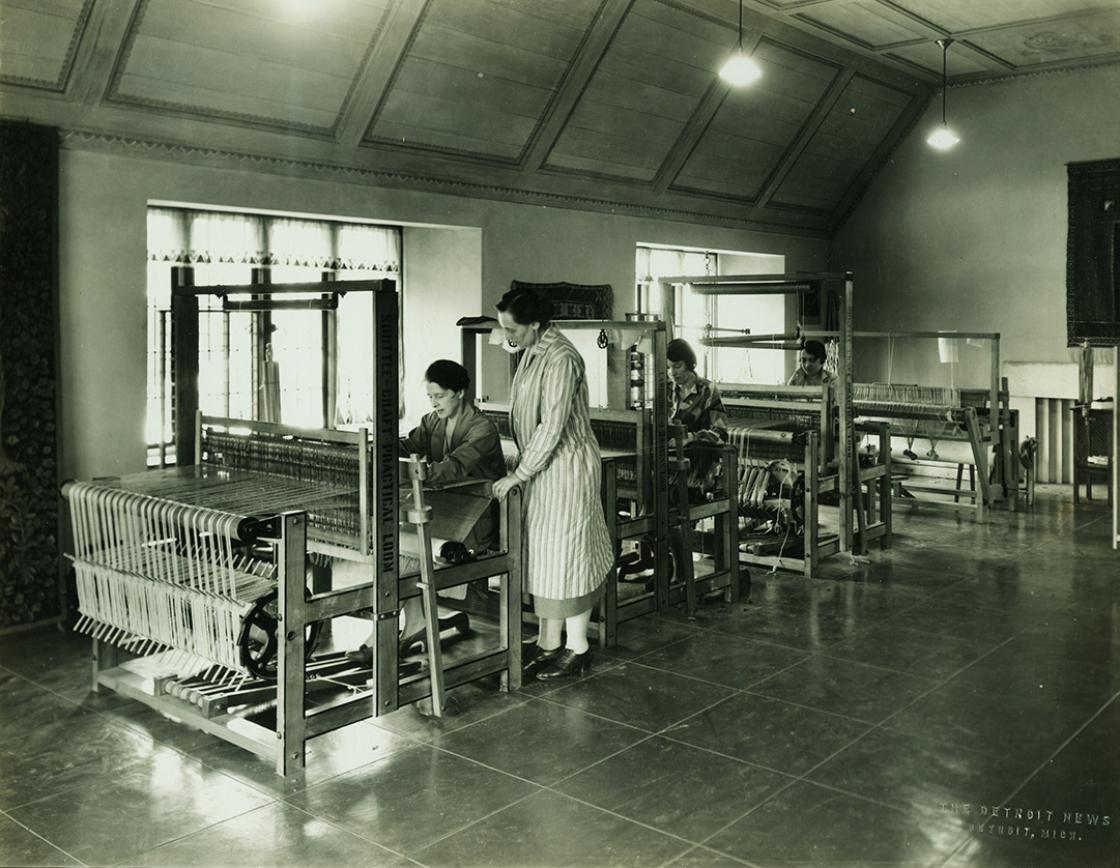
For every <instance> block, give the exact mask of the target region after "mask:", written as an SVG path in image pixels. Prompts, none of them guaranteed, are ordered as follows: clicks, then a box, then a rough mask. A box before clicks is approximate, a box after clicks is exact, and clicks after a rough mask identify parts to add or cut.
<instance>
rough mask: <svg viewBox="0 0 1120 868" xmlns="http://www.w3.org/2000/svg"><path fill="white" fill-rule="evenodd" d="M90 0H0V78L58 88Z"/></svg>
mask: <svg viewBox="0 0 1120 868" xmlns="http://www.w3.org/2000/svg"><path fill="white" fill-rule="evenodd" d="M91 2H92V0H0V35H2V37H3V43H4V50H3V56H2V58H0V81H8V82H12V83H14V84H27V85H35V86H38V87H43V88H47V89H49V90H62V88H63V87H65V85H66V77H67V74H68V73H69V67H70V63H71V60H72V59H73V54H74V48H75V46H76V44H77V39H78V35H79V34H80V32H81V27H82V24H83V23H84V22H85V20H86V18H87V16H88V15H89V7H90V4H91Z"/></svg>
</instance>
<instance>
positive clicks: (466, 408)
mask: <svg viewBox="0 0 1120 868" xmlns="http://www.w3.org/2000/svg"><path fill="white" fill-rule="evenodd" d="M424 381H425V388H426V390H427V393H428V400H430V401H431V402H432V412H430V413H427V414H426V415H425V416H424V417H423V418H422V419H421V420H420V424H419V425H417V426H416V427H415V428H413V429H412V430H411V431H409V432H408V435H407V436H406V437H402V438H401V441H400V454H401V455H402V456H403V457H408V456H409V455H412V454H417V455H419V456H420V457H422V458H424V459H425V460H426V461H427V462H428V472H427V479H426V481H427V482H430V483H434V484H439V483H446V482H457V481H459V480H463V479H501V478H502V477H503V476H505V475H506V460H505V457H504V455H503V454H502V446H501V439H500V437H499V435H498V429H497V426H495V425H494V423H493V422H492V421H490V419H488V418H487V417H486V416H485V415H483V414H482V413H481V412H480V411H479V410H478V409H477V408H476V407H475V406H474V404H473V403H471V402H470V401H468V400H467V397H466V393H467V388H468V387H469V386H470V384H471V379H470V374H468V373H467V369H466V368H464V367H463V366H462V365H460V364H459V363H458V362H453V361H450V360H449V359H438V360H436V361H434V362H432V363H431V364H430V365H429V366H428V369H427V370H426V371H425V372H424ZM498 532H499V522H498V516H497V504H496V503H494V504H491V508H490V509H487V510H486V511H485V512H484V513H483V514H482V517H481V518H479V520H478V522H477V523H476V524H475V526H474V527H473V528H472V529H471V531H470V533H469V534H468V536H467V538H466V539H465V540H463V545H464V546H465V547H466V548H467V549H469V550H471V551H473V552H475V553H476V554H478V553H481V552H485V551H487V550H489V549H492V548H496V547H497V545H498ZM444 593H445V594H446V595H447V596H448V597H452V598H455V599H463V597H464V596H465V594H466V587H465V586H462V587H458V588H450V589H448V590H447V591H445V592H444ZM402 614H403V616H404V625H403V627H402V631H401V640H400V647H401V651H402V653H403V652H406V651H408V650H409V649H410V648H411V647H412V646H413V645H415V644H416V643H417V642H419V641H420V639H421V638H422V637H423V636H424V609H423V604H422V602H421V599H420V597H419V596H415V597H410V598H409V599H408V600H406V601H405V604H404V610H403V612H402ZM371 642H372V638H371V639H368V640H367V641H366V644H363V645H362V646H361V647H360V648H359V649H358V651H357V652H353V655H354V656H355V658H356V659H361V660H363V661H365V662H368V659H371V655H372V652H371V651H370V643H371Z"/></svg>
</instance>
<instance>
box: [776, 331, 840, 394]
mask: <svg viewBox="0 0 1120 868" xmlns="http://www.w3.org/2000/svg"><path fill="white" fill-rule="evenodd" d="M826 356H827V353H826V352H825V348H824V344H822V343H821V342H820V341H816V340H807V341H805V345H804V346H802V348H801V358H800V359H799V365H798V368H797V370H796V371H794V372H793V374H791V375H790V378H789V381H788V382H787V383H786V385H787V386H824V385H828V384H830V383H833V382H835V381H836V377H835V376H833V374H832V373H831V372H830V371H826V370H825V369H824V360H825V357H826Z"/></svg>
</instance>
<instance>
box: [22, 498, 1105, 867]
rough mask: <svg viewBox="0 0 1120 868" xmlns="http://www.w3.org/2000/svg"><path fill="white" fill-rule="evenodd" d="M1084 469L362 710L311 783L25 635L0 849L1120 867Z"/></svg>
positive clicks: (518, 861) (322, 861)
mask: <svg viewBox="0 0 1120 868" xmlns="http://www.w3.org/2000/svg"><path fill="white" fill-rule="evenodd" d="M1065 496H1066V492H1064V491H1062V492H1059V491H1057V490H1053V491H1049V492H1043V496H1042V497H1040V499H1039V502H1038V503H1037V504H1036V506H1035V508H1034V509H1033V510H1032V511H1029V512H1020V513H1018V514H1013V515H1012V514H1007V513H996V514H995V515H994V517H993V518H992V520H991V522H990V523H989V524H987V525H984V526H978V525H976V524H975V523H974V522H972V521H971V520H970V519H968V518H957V517H955V516H952V515H944V514H942V515H940V516H939V515H936V514H934V513H932V512H931V511H930V510H928V509H924V510H923V511H922V512H921V513H919V514H914V513H913V512H911V511H909V510H907V509H903V510H901V511H900V512H901V514H900V515H899V516H898V519H897V522H896V531H897V538H896V544H895V546H894V548H893V549H892V550H891V551H890V552H885V553H880V552H878V551H876V552H874V553H873V554H872V557H871V558H870V562H869V563H866V564H865V563H860V562H855V561H853V560H852V559H850V558H847V557H846V556H838V557H836V558H833V559H832V560H831V561H830V562H829V563H828V566H827V571H828V574H829V576H830V577H829V578H827V579H821V580H817V581H806V580H804V579H801V578H798V577H796V576H794V575H791V574H781V575H759V574H755V576H754V580H755V581H754V593H753V598H752V601H751V602H750V603H744V604H742V605H738V606H736V607H734V608H733V609H729V608H727V607H726V606H723V605H720V604H713V605H712V606H709V607H707V608H705V609H704V610H702V611H701V612H700V614H699V616H698V617H697V618H696V619H695V620H688V619H686V618H685V617H684V616H683V614H679V613H668V614H667V615H666V616H664V617H658V618H653V617H649V618H645V619H641V620H638V621H632V622H630V623H628V624H627V625H625V626H624V628H623V630H622V640H621V643H620V647H619V648H618V649H616V650H615V651H612V652H603V653H598V652H597V654H596V662H595V670H594V673H593V675H592V676H591V677H589V678H586V679H584V680H581V681H578V682H575V683H571V684H564V685H561V686H559V687H556V686H551V685H549V686H545V685H542V684H533V685H531V686H529V687H527V689H525V690H524V691H522V692H521V693H518V694H515V695H504V694H500V693H497V692H495V691H494V690H492V689H491V688H489V687H486V686H470V687H467V688H463V689H461V690H460V691H459V694H460V696H459V702H458V706H459V707H460V708H461V709H462V711H461V713H459V714H458V715H456V716H455V717H450V718H446V719H445V720H444V721H442V722H436V721H432V720H429V719H427V718H424V717H422V716H420V714H419V713H418V712H417V711H416V710H415V709H411V708H409V709H403V710H401V711H399V712H397V713H396V714H394V715H392V716H390V717H388V718H384V719H381V720H379V721H378V722H377V723H376V724H374V723H368V722H367V723H360V724H356V725H354V726H352V727H349V728H348V729H346V730H343V731H341V732H339V733H335V734H332V735H329V736H325V737H323V738H321V739H318V740H316V741H315V742H313V743H312V751H311V755H310V758H309V761H308V768H307V770H306V771H305V772H304V773H302V774H300V775H298V776H296V777H294V778H290V779H288V780H283V779H280V778H278V777H276V776H275V775H274V774H273V773H272V771H271V769H270V767H269V766H268V765H267V764H266V763H265V762H264V761H261V760H258V759H256V758H254V757H252V756H251V755H249V754H247V753H245V752H243V751H241V750H239V749H237V748H235V747H232V746H229V745H227V744H225V743H224V742H221V741H218V740H216V739H214V738H212V737H210V736H208V735H204V734H202V733H199V732H195V731H191V730H188V729H185V728H183V727H181V726H178V725H176V724H174V723H172V722H170V721H167V720H164V719H162V718H160V717H159V716H158V715H156V714H154V713H152V712H150V711H147V710H146V709H145V708H144V707H142V706H140V705H137V704H135V703H132V702H131V701H128V700H125V699H121V698H119V697H113V696H93V695H92V694H89V693H88V690H87V687H88V685H87V679H88V662H87V660H86V656H87V654H88V648H87V644H86V641H85V640H84V639H81V638H78V637H75V636H69V635H63V634H61V633H59V632H57V631H56V630H54V629H53V628H52V629H43V630H39V631H35V632H30V633H22V634H17V635H10V636H8V637H5V638H3V639H0V664H2V668H0V680H2V688H0V689H2V691H3V693H2V696H3V702H0V721H2V724H3V726H2V728H0V863H2V864H4V865H13V866H14V865H77V864H83V863H84V864H87V865H117V864H123V865H207V866H209V865H236V866H247V865H293V866H297V865H298V866H303V865H331V866H334V865H343V866H349V865H363V866H364V865H409V864H415V863H419V864H423V865H433V866H435V865H511V866H522V865H547V866H568V865H616V864H619V865H641V866H646V865H650V866H654V865H666V864H673V865H679V866H701V865H704V866H706V865H717V866H724V865H738V864H751V865H759V866H763V865H795V864H796V865H820V866H834V865H845V866H848V865H878V866H894V865H906V866H926V865H928V866H940V865H951V866H1040V868H1043V866H1045V868H1049V866H1065V865H1082V866H1094V868H1096V866H1120V831H1118V830H1120V554H1118V553H1116V552H1113V551H1112V550H1111V549H1110V548H1109V545H1108V540H1107V534H1108V530H1109V519H1108V514H1107V512H1106V511H1105V509H1104V507H1103V505H1101V504H1099V503H1098V504H1095V505H1086V504H1083V505H1082V506H1081V507H1080V508H1079V509H1078V510H1076V511H1075V510H1074V508H1073V506H1072V504H1069V503H1066V502H1064V499H1063V498H1064V497H1065ZM997 808H998V813H997V814H996V815H995V816H993V812H994V811H995V810H996V809H997Z"/></svg>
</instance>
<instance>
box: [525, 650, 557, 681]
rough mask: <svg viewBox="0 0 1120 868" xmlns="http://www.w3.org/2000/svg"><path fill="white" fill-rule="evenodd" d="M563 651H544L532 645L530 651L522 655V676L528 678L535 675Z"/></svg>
mask: <svg viewBox="0 0 1120 868" xmlns="http://www.w3.org/2000/svg"><path fill="white" fill-rule="evenodd" d="M563 650H564V649H563V648H550V649H549V650H547V651H546V650H545V649H544V648H542V647H541V646H540V645H534V646H533V650H532V651H529V652H527V653H525V654H523V655H522V657H521V673H522V675H524V676H527V677H530V678H531V677H532V676H534V675H536V674H537V673H538V672H539V671H540V670H541V669H543V668H544V667H546V666H548V665H549V664H550V663H552V661H553V660H555V659H556V658H557V657H559V656H560V652H561V651H563Z"/></svg>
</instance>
